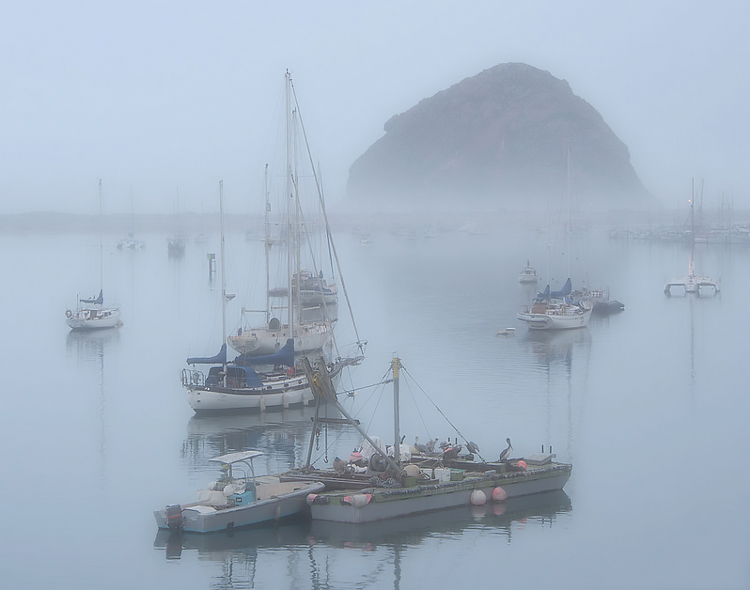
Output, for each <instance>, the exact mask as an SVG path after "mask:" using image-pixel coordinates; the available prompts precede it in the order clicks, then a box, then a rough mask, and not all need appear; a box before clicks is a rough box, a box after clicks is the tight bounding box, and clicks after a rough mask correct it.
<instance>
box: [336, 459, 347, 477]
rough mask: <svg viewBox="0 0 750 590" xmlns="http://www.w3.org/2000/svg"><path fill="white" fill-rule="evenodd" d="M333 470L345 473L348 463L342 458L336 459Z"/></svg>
mask: <svg viewBox="0 0 750 590" xmlns="http://www.w3.org/2000/svg"><path fill="white" fill-rule="evenodd" d="M333 468H334V469H335V470H336V471H338V472H339V473H343V472H344V470H345V469H346V461H344V460H343V459H342V458H341V457H336V458H335V459H334V460H333Z"/></svg>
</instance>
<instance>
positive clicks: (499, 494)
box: [492, 486, 508, 502]
mask: <svg viewBox="0 0 750 590" xmlns="http://www.w3.org/2000/svg"><path fill="white" fill-rule="evenodd" d="M507 497H508V494H507V492H506V491H505V490H504V489H503V488H501V487H500V486H497V487H496V488H495V489H494V490H492V499H493V500H494V501H495V502H502V501H503V500H505V499H506V498H507Z"/></svg>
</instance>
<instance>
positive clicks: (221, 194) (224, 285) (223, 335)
mask: <svg viewBox="0 0 750 590" xmlns="http://www.w3.org/2000/svg"><path fill="white" fill-rule="evenodd" d="M219 221H220V226H219V227H220V230H221V231H220V233H221V242H220V250H219V253H220V256H221V342H222V345H223V346H226V341H227V283H226V279H225V275H224V181H223V180H220V181H219ZM223 379H224V385H226V379H227V363H226V358H224V377H223Z"/></svg>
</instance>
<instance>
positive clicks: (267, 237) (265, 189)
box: [263, 164, 271, 324]
mask: <svg viewBox="0 0 750 590" xmlns="http://www.w3.org/2000/svg"><path fill="white" fill-rule="evenodd" d="M263 193H264V195H265V199H266V212H265V222H264V224H263V225H264V229H265V250H266V324H268V322H269V321H270V320H271V297H270V295H269V292H270V290H271V277H270V275H269V272H268V255H269V251H270V250H271V235H270V232H269V227H268V214H269V213H270V211H271V203H270V202H269V201H268V164H266V169H265V171H264V172H263Z"/></svg>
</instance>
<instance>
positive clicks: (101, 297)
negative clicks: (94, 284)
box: [81, 289, 104, 305]
mask: <svg viewBox="0 0 750 590" xmlns="http://www.w3.org/2000/svg"><path fill="white" fill-rule="evenodd" d="M81 303H94V304H96V305H101V304H102V303H104V291H103V290H102V289H99V297H97V298H96V299H81Z"/></svg>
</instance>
